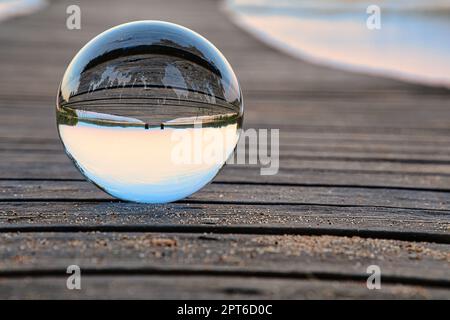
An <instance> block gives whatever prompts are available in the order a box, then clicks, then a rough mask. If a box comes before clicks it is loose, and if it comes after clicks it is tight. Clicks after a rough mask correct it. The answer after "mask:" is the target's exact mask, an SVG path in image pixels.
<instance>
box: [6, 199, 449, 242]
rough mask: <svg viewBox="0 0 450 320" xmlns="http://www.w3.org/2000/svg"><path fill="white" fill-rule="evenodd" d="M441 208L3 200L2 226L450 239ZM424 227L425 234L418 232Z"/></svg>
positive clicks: (16, 228)
mask: <svg viewBox="0 0 450 320" xmlns="http://www.w3.org/2000/svg"><path fill="white" fill-rule="evenodd" d="M443 214H444V213H442V212H439V211H435V210H412V209H392V208H382V207H351V208H349V207H345V206H342V207H339V206H338V207H336V206H326V205H319V206H318V205H296V206H292V205H272V206H267V205H251V206H249V205H239V204H222V203H219V204H211V203H203V204H202V203H173V204H168V205H157V206H155V205H142V204H131V203H119V202H63V201H62V202H27V203H26V206H25V205H24V204H23V203H21V202H3V203H2V204H1V209H0V229H5V230H4V231H8V230H9V231H12V230H21V231H25V230H26V229H24V228H28V227H36V228H37V230H38V231H39V230H40V231H43V230H44V228H51V230H61V231H64V230H66V229H68V228H72V229H73V230H72V231H77V230H80V231H81V230H84V229H83V228H90V230H92V231H95V230H99V231H101V230H105V229H104V228H106V230H111V231H114V230H117V231H125V230H129V231H131V230H135V231H138V230H140V231H144V232H146V231H147V232H148V231H155V230H159V231H162V230H171V231H172V232H177V231H178V232H183V231H187V232H194V230H195V231H196V232H214V233H225V234H226V233H238V232H239V233H254V234H299V235H302V234H328V235H348V236H352V235H358V236H365V237H372V238H384V239H403V240H407V239H409V240H416V241H430V242H440V243H449V242H450V236H449V232H450V225H449V222H448V219H447V218H446V216H444V217H443ZM418 232H419V233H418Z"/></svg>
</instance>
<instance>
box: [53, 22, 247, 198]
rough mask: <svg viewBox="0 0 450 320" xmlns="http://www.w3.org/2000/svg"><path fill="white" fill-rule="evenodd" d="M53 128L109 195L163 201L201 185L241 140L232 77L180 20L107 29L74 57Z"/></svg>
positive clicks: (82, 168)
mask: <svg viewBox="0 0 450 320" xmlns="http://www.w3.org/2000/svg"><path fill="white" fill-rule="evenodd" d="M56 113H57V126H58V132H59V136H60V138H61V140H62V142H63V145H64V148H65V150H66V153H67V154H68V155H69V157H70V158H71V159H72V160H73V162H74V163H75V165H76V166H77V168H78V169H79V170H80V172H81V173H82V174H83V175H84V176H85V177H86V178H87V179H88V180H90V181H92V182H93V183H94V184H96V185H97V186H98V187H100V188H101V189H103V190H104V191H106V192H107V193H109V194H110V195H112V196H114V197H116V198H119V199H122V200H127V201H134V202H142V203H165V202H171V201H176V200H179V199H182V198H184V197H187V196H189V195H191V194H193V193H195V192H196V191H198V190H199V189H201V188H202V187H204V186H205V185H206V184H208V183H209V182H210V181H211V180H212V179H213V178H214V177H215V176H216V175H217V173H218V172H219V170H220V169H221V168H222V167H223V166H224V164H225V162H226V160H227V158H228V157H229V156H230V155H231V154H232V152H233V150H234V148H235V147H236V144H237V141H238V139H239V134H240V128H241V124H242V118H243V103H242V96H241V91H240V88H239V84H238V81H237V79H236V76H235V74H234V72H233V70H232V68H231V66H230V65H229V63H228V62H227V60H226V59H225V57H224V56H223V55H222V54H221V53H220V51H219V50H218V49H217V48H216V47H214V45H212V44H211V43H210V42H209V41H208V40H206V39H205V38H203V37H202V36H200V35H199V34H197V33H195V32H194V31H191V30H189V29H187V28H185V27H182V26H179V25H176V24H173V23H168V22H162V21H137V22H130V23H126V24H123V25H119V26H117V27H114V28H112V29H109V30H107V31H105V32H103V33H101V34H100V35H98V36H97V37H95V38H94V39H92V40H91V41H90V42H89V43H87V44H86V45H85V46H84V47H83V48H82V49H81V50H80V51H79V52H78V54H77V55H76V56H75V57H74V58H73V60H72V61H71V63H70V64H69V66H68V68H67V70H66V72H65V74H64V77H63V79H62V82H61V85H60V89H59V93H58V98H57V107H56Z"/></svg>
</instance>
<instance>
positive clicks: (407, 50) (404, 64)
mask: <svg viewBox="0 0 450 320" xmlns="http://www.w3.org/2000/svg"><path fill="white" fill-rule="evenodd" d="M369 5H377V6H378V7H379V8H380V27H381V28H380V29H374V30H370V29H369V28H368V27H367V25H366V21H367V19H368V17H369V16H370V15H371V14H368V13H367V12H366V9H367V7H368V6H369ZM226 7H227V8H228V9H229V10H230V11H231V13H232V16H233V17H234V18H235V21H236V22H237V23H238V24H239V25H241V26H242V27H244V28H246V29H247V30H249V31H250V32H251V33H253V34H254V35H255V36H257V37H259V38H261V39H262V40H263V41H265V42H267V43H269V44H270V45H273V46H277V47H278V48H279V49H281V50H284V51H286V52H288V53H289V54H291V55H295V56H298V57H300V58H302V59H305V60H308V61H311V62H315V63H320V64H325V65H331V66H335V67H336V66H337V67H340V68H344V69H348V70H352V71H360V72H365V73H371V74H378V75H384V76H390V77H394V78H400V79H403V80H408V81H412V82H419V83H426V84H432V85H437V86H445V87H450V59H449V53H450V1H448V0H445V1H443V0H430V1H426V0H423V1H420V0H390V1H373V0H370V1H360V0H321V1H313V0H277V1H275V0H229V1H227V6H226Z"/></svg>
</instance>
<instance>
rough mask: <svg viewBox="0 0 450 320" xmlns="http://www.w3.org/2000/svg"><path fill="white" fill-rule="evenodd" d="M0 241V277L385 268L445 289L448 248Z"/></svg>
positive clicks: (246, 238)
mask: <svg viewBox="0 0 450 320" xmlns="http://www.w3.org/2000/svg"><path fill="white" fill-rule="evenodd" d="M0 239H1V244H0V254H1V256H2V257H3V258H2V261H1V262H0V275H1V272H2V271H5V272H6V274H8V272H14V271H18V272H19V271H21V272H24V273H25V274H26V273H32V272H49V271H51V270H65V269H66V268H67V266H69V265H71V264H76V265H79V266H80V267H81V268H82V269H85V270H98V271H97V272H100V273H107V272H108V270H109V269H111V268H112V269H127V268H128V269H131V270H145V269H146V268H148V269H153V270H154V269H166V270H173V271H174V272H179V273H182V272H183V270H184V271H185V272H186V273H189V272H192V271H195V272H197V273H200V272H204V273H205V274H206V273H216V274H218V273H224V274H236V273H247V275H248V276H252V275H255V276H258V275H261V276H263V274H264V272H267V273H270V274H271V275H272V276H273V277H280V278H282V277H291V278H298V277H303V275H304V274H311V275H312V276H313V277H314V274H317V277H318V278H324V277H326V276H323V277H322V276H321V274H328V277H329V278H334V279H340V278H345V277H348V279H350V278H351V277H361V278H362V279H365V278H366V268H367V267H368V266H370V265H373V264H375V265H378V266H379V267H380V268H381V269H382V274H383V278H384V279H383V280H384V282H385V283H402V284H411V283H413V282H414V281H417V280H413V279H421V281H422V283H421V285H424V286H427V285H430V286H434V285H436V286H442V287H444V288H447V289H449V290H450V274H449V273H448V268H449V267H450V250H449V248H450V245H448V244H447V245H446V244H429V243H420V242H418V243H411V242H409V241H397V240H383V239H362V238H359V237H351V238H350V237H337V236H292V235H280V236H272V235H261V236H260V235H232V234H230V235H198V234H193V235H192V234H188V233H182V234H177V233H173V234H170V235H169V234H164V233H152V234H148V233H103V232H87V233H84V232H83V233H81V232H77V233H69V232H67V233H28V234H21V233H2V234H0ZM202 270H203V271H202ZM205 270H209V271H205ZM52 272H54V271H52Z"/></svg>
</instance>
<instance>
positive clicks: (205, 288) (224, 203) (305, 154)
mask: <svg viewBox="0 0 450 320" xmlns="http://www.w3.org/2000/svg"><path fill="white" fill-rule="evenodd" d="M69 4H71V3H69V1H52V2H51V3H50V5H49V6H48V7H46V8H45V9H44V10H41V11H39V12H37V13H35V14H32V15H30V16H24V17H20V18H17V19H12V20H8V21H3V22H1V27H0V43H2V46H0V68H1V70H2V73H1V74H0V114H1V117H0V160H1V161H0V257H1V258H2V259H1V262H0V297H1V298H75V299H76V298H205V297H208V298H252V299H269V298H292V299H293V298H363V299H372V298H419V299H424V298H444V299H448V298H450V284H449V282H450V273H449V271H448V270H450V269H449V266H450V262H449V255H448V254H449V252H450V99H449V97H450V90H446V89H443V88H433V87H428V86H421V85H417V84H409V83H404V82H401V81H397V80H393V79H385V78H380V77H374V76H367V75H363V74H356V73H355V74H354V73H348V72H343V71H340V70H337V69H333V68H328V67H323V66H317V65H312V64H309V63H306V62H304V61H302V60H299V59H296V58H293V57H289V56H285V55H284V54H282V53H280V52H278V51H277V50H276V49H274V48H272V47H269V46H267V45H265V44H263V43H261V42H260V41H259V40H257V39H255V38H253V37H252V36H250V35H248V34H247V33H246V32H245V31H243V30H241V29H239V28H238V27H237V26H236V25H234V24H233V22H232V19H231V18H230V16H229V15H228V14H227V13H226V12H224V9H223V8H222V4H221V2H220V1H207V0H187V1H176V0H152V1H144V0H133V1H127V2H126V3H124V2H123V1H119V0H114V1H106V0H96V1H82V2H80V6H81V9H82V29H81V30H78V31H74V30H67V29H66V28H65V19H66V14H65V12H66V7H67V5H69ZM106 6H107V7H108V8H111V10H107V12H106V11H105V10H103V9H104V8H105V7H106ZM145 19H157V20H167V21H172V22H175V23H178V24H181V25H184V26H186V27H189V28H191V29H193V30H195V31H197V32H199V33H200V34H202V35H203V36H205V37H206V38H208V39H209V40H210V41H211V42H213V43H214V44H215V45H216V46H217V47H218V48H219V49H220V50H221V51H222V52H223V53H224V55H225V56H226V57H227V59H228V60H229V62H230V63H231V65H232V66H233V68H234V70H235V72H236V74H237V76H238V78H239V80H240V83H241V85H242V89H243V94H244V99H245V108H246V110H245V112H246V114H245V124H244V127H246V128H269V129H272V128H273V129H280V170H279V172H278V174H276V175H273V176H261V175H260V166H259V165H254V166H248V165H229V166H227V167H226V168H225V169H224V170H223V171H222V172H221V173H220V174H219V176H218V177H217V178H216V179H215V181H214V183H212V184H210V185H208V186H207V187H206V188H205V189H204V190H202V191H200V192H199V193H197V194H195V195H193V196H191V197H189V198H187V199H184V200H182V201H179V202H177V203H173V204H168V205H158V206H149V205H139V204H132V203H123V202H119V201H116V200H114V199H112V198H111V197H109V196H108V195H106V194H105V193H103V192H101V191H100V190H99V189H97V188H95V187H94V186H92V185H91V184H89V183H87V182H85V181H84V179H83V177H82V176H81V175H80V173H79V172H78V171H77V170H76V169H75V167H74V166H73V164H72V163H71V161H70V160H69V159H68V158H67V156H66V155H65V154H64V151H63V149H62V145H61V143H60V142H59V140H58V136H57V131H56V125H55V122H56V121H55V112H54V108H55V106H54V101H55V94H56V89H57V87H58V84H59V81H60V79H61V77H62V74H63V72H64V70H65V67H66V66H67V64H68V63H69V62H70V59H71V58H72V57H73V56H74V55H75V53H76V52H77V51H78V50H79V48H81V47H82V46H83V45H84V44H85V43H86V42H87V41H88V40H90V39H91V38H92V37H94V36H95V35H97V34H98V33H100V32H102V31H104V30H106V29H108V28H110V27H112V26H114V25H117V24H120V23H123V22H128V21H132V20H145ZM25 84H26V85H25ZM73 263H79V264H80V265H81V266H82V268H83V270H85V272H86V273H85V277H84V278H83V279H84V280H83V281H84V282H83V290H82V291H81V292H80V293H74V292H71V291H68V290H66V289H65V279H66V278H65V276H66V274H65V268H66V267H67V265H69V264H73ZM370 264H378V265H380V266H381V268H382V271H383V272H385V274H384V275H385V278H384V279H385V283H383V290H380V291H378V290H372V291H369V290H367V289H366V287H365V279H366V276H367V275H366V274H365V269H366V267H367V266H368V265H370Z"/></svg>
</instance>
